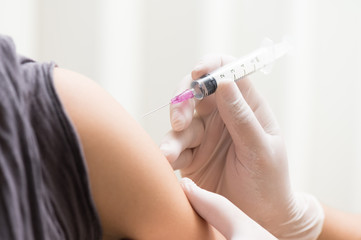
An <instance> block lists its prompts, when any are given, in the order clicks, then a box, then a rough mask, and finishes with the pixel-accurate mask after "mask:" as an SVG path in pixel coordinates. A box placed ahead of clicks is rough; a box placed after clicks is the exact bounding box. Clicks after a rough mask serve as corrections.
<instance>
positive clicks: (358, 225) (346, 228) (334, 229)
mask: <svg viewBox="0 0 361 240" xmlns="http://www.w3.org/2000/svg"><path fill="white" fill-rule="evenodd" d="M323 208H324V211H325V221H324V223H323V228H322V232H321V234H320V236H319V237H318V240H342V239H348V240H361V215H360V214H352V213H345V212H342V211H339V210H336V209H332V208H330V207H327V206H323Z"/></svg>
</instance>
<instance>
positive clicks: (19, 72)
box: [0, 35, 101, 240]
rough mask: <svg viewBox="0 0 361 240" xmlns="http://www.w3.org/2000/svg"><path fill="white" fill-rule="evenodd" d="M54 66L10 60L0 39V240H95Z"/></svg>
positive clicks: (92, 213) (9, 45)
mask: <svg viewBox="0 0 361 240" xmlns="http://www.w3.org/2000/svg"><path fill="white" fill-rule="evenodd" d="M53 68H54V64H52V63H37V62H34V61H33V60H31V59H28V58H25V57H21V56H18V55H17V54H16V51H15V46H14V44H13V42H12V40H11V39H10V38H8V37H5V36H2V35H0V239H2V240H5V239H11V240H20V239H21V240H23V239H28V240H42V239H47V240H48V239H51V240H57V239H90V240H91V239H100V238H101V227H100V223H99V219H98V216H97V213H96V210H95V207H94V203H93V200H92V198H91V195H90V189H89V182H88V175H87V170H86V167H85V162H84V157H83V154H82V150H81V147H80V144H79V140H78V137H77V134H76V132H75V130H74V128H73V126H72V124H71V122H70V121H69V119H68V117H67V115H66V114H65V112H64V109H63V107H62V104H61V102H60V100H59V98H58V96H57V94H56V92H55V89H54V85H53V77H52V72H53Z"/></svg>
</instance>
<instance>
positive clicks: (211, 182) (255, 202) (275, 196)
mask: <svg viewBox="0 0 361 240" xmlns="http://www.w3.org/2000/svg"><path fill="white" fill-rule="evenodd" d="M233 60H234V58H232V57H228V56H222V57H220V56H207V57H205V58H204V59H203V61H202V62H201V63H200V64H199V65H198V66H197V67H195V68H194V70H193V71H192V74H191V76H188V77H186V78H185V79H184V81H183V82H182V84H181V86H180V87H179V89H178V90H179V92H181V91H183V90H185V89H187V88H188V87H189V85H190V83H191V81H192V79H198V78H200V77H201V76H202V75H204V74H206V73H209V72H211V71H213V70H215V69H217V68H219V67H221V66H222V65H224V64H227V63H229V62H231V61H233ZM194 110H196V111H194ZM170 117H171V124H172V128H173V130H172V131H170V132H169V133H168V134H167V135H166V136H165V138H164V139H163V142H162V144H161V146H160V148H161V150H162V151H163V153H164V155H165V156H166V157H167V159H168V161H169V162H170V163H171V165H172V166H173V168H174V169H180V170H181V174H182V176H183V177H189V178H191V179H192V180H193V181H194V182H196V183H197V184H198V185H199V186H200V187H202V188H204V189H207V190H209V191H212V192H216V193H219V194H221V195H223V196H225V197H226V198H228V199H229V200H230V201H231V202H233V203H234V204H235V205H236V206H237V207H239V208H240V209H242V210H243V211H244V212H245V213H246V214H247V215H248V216H250V217H251V218H252V219H254V220H255V221H256V222H258V223H259V224H260V225H261V226H263V227H264V228H265V229H267V230H268V231H269V232H271V233H272V234H273V235H274V236H276V237H277V238H280V239H316V238H317V236H318V235H319V233H320V231H321V228H322V223H323V210H322V207H321V206H320V204H319V202H318V201H317V200H316V199H315V198H314V197H312V196H310V195H306V194H296V193H294V192H293V190H292V189H291V186H290V181H289V175H288V162H287V154H286V150H285V146H284V142H283V139H282V137H281V134H280V130H279V127H278V125H277V122H276V120H275V118H274V116H273V114H272V112H271V110H270V108H269V107H268V105H267V103H266V102H265V100H264V99H263V98H262V97H261V95H260V94H259V93H258V92H257V90H256V89H255V88H254V86H253V85H252V83H251V82H250V81H249V80H248V79H242V80H240V81H238V82H237V83H235V82H234V81H233V79H228V80H225V81H223V82H219V83H218V89H217V91H216V93H215V94H213V95H211V96H209V97H207V98H205V99H203V100H202V101H197V102H195V101H194V100H193V99H192V100H190V101H185V102H183V103H180V104H175V105H172V106H171V108H170Z"/></svg>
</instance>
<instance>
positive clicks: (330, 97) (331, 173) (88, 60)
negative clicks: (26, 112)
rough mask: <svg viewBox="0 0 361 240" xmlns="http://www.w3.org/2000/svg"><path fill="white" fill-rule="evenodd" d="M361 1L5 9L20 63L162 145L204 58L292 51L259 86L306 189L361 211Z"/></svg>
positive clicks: (105, 0)
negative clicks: (98, 99) (56, 78)
mask: <svg viewBox="0 0 361 240" xmlns="http://www.w3.org/2000/svg"><path fill="white" fill-rule="evenodd" d="M360 29H361V2H360V1H358V0H344V1H335V0H333V1H332V0H319V1H314V0H274V1H266V0H252V1H251V0H197V1H195V0H183V1H161V0H133V1H127V0H91V1H89V0H77V1H72V0H63V1H56V0H28V1H25V0H0V32H1V33H5V34H10V35H12V36H13V37H14V39H15V41H16V43H17V45H18V49H19V51H20V52H22V53H24V54H27V55H30V56H32V57H34V58H36V59H38V60H41V61H49V60H54V61H55V62H57V63H58V64H59V65H60V66H62V67H66V68H70V69H72V70H75V71H78V72H81V73H83V74H85V75H87V76H89V77H91V78H93V79H95V80H96V81H98V82H99V83H100V84H101V85H102V86H103V87H105V88H106V89H107V90H108V91H109V92H110V93H111V94H112V95H113V96H114V97H115V98H116V99H117V100H118V101H119V102H121V103H122V104H123V106H124V107H125V108H126V109H127V110H128V111H129V112H130V113H131V114H132V115H133V116H134V118H135V119H136V120H137V121H139V122H140V123H141V124H142V126H143V127H144V128H145V129H146V130H147V131H148V133H149V134H150V135H151V136H152V137H153V139H154V140H155V141H156V142H158V143H159V142H160V139H161V138H162V136H163V135H164V134H165V133H166V131H167V130H168V129H169V128H170V125H169V116H168V110H167V109H163V110H160V111H158V112H157V113H154V114H153V115H151V116H149V117H146V118H143V119H142V118H141V117H140V116H141V115H142V114H143V113H145V112H147V111H149V110H151V109H153V108H156V107H157V106H160V105H163V104H165V103H167V102H168V101H169V99H170V98H171V97H172V95H173V91H174V89H175V88H176V85H177V83H178V82H179V81H180V80H181V79H182V77H183V76H185V75H186V74H188V73H189V72H190V71H191V69H192V67H193V66H194V65H195V64H196V63H197V61H198V60H199V59H200V57H201V56H202V55H204V54H206V53H210V52H212V53H214V52H216V53H224V54H230V55H234V56H239V57H240V56H242V55H244V54H247V53H248V52H250V51H252V50H253V49H255V48H257V47H258V46H260V44H261V42H262V40H263V39H264V38H265V37H268V38H271V39H273V40H274V41H275V42H277V41H280V40H281V39H282V37H283V36H284V35H289V36H290V37H291V39H293V44H294V46H295V49H294V51H293V53H292V54H291V55H290V56H287V57H285V58H283V59H281V60H279V61H278V62H276V63H275V64H274V66H273V71H272V72H271V73H270V74H269V75H262V74H261V73H256V74H254V75H253V76H251V79H252V80H253V81H254V84H255V85H256V86H257V88H258V89H259V90H260V91H261V92H262V93H263V95H264V96H265V97H266V98H267V100H268V101H269V103H270V106H271V107H272V109H273V110H274V112H275V115H276V116H277V118H278V120H279V123H280V125H281V128H282V129H283V133H284V136H285V142H286V144H287V148H288V153H289V161H290V172H291V177H292V181H293V184H294V186H295V188H296V189H297V190H300V191H307V192H311V193H312V194H314V195H316V196H317V197H318V198H319V199H320V200H321V201H323V202H325V203H326V204H329V205H331V206H335V207H338V208H341V209H344V210H349V211H355V212H361V191H360V189H361V148H360V143H361V121H360V120H361V94H360V92H361V84H360V81H361V74H360V69H361V58H360V57H361V48H360V44H361V31H360Z"/></svg>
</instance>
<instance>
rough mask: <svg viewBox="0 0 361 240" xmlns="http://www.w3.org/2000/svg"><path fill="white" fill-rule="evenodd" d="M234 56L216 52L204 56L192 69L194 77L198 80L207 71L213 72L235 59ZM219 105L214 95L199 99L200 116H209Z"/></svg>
mask: <svg viewBox="0 0 361 240" xmlns="http://www.w3.org/2000/svg"><path fill="white" fill-rule="evenodd" d="M234 60H235V58H234V57H232V56H220V55H215V54H209V55H206V56H204V57H203V58H202V59H201V61H200V62H199V64H198V65H197V66H196V67H195V68H194V69H193V71H192V73H191V74H192V79H193V80H197V79H199V78H201V77H202V76H203V75H205V74H207V73H211V72H213V71H214V70H216V69H218V68H220V67H222V66H224V65H226V64H228V63H230V62H232V61H234ZM216 107H217V104H216V101H215V97H214V95H211V96H209V97H206V98H204V99H203V100H201V101H198V102H197V104H196V110H197V113H198V114H199V115H200V116H207V115H209V114H210V113H212V112H213V111H214V110H215V109H216Z"/></svg>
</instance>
